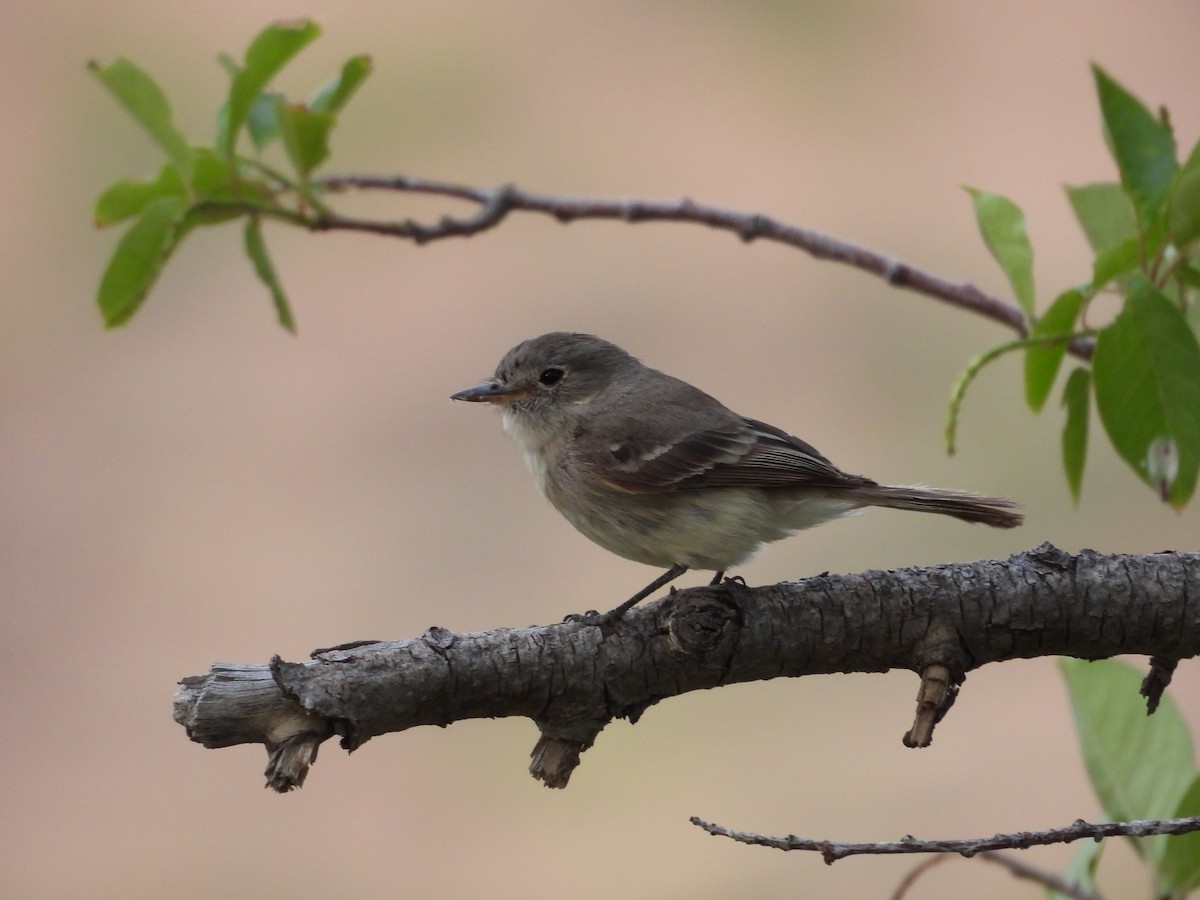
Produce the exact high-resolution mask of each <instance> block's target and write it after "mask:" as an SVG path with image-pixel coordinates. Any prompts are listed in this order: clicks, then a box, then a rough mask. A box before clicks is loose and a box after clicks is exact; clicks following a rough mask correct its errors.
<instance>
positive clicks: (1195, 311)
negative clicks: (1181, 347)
mask: <svg viewBox="0 0 1200 900" xmlns="http://www.w3.org/2000/svg"><path fill="white" fill-rule="evenodd" d="M1185 318H1186V319H1187V323H1188V324H1189V325H1191V326H1192V334H1194V335H1196V340H1198V341H1200V303H1196V302H1195V301H1193V302H1192V303H1189V304H1188V308H1187V313H1186V315H1185Z"/></svg>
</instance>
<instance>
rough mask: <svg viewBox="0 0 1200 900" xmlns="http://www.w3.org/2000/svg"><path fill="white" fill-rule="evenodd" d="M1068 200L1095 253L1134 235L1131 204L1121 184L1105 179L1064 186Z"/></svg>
mask: <svg viewBox="0 0 1200 900" xmlns="http://www.w3.org/2000/svg"><path fill="white" fill-rule="evenodd" d="M1066 191H1067V199H1068V200H1069V201H1070V203H1071V209H1073V210H1074V211H1075V218H1076V219H1078V220H1079V225H1080V227H1081V228H1083V233H1084V234H1085V235H1086V236H1087V239H1088V244H1090V245H1091V248H1092V250H1093V251H1094V252H1096V253H1099V252H1100V251H1101V250H1107V249H1108V248H1109V247H1114V246H1116V245H1117V244H1120V243H1122V242H1124V241H1128V240H1133V239H1136V238H1137V220H1136V219H1135V218H1134V215H1133V204H1131V203H1130V202H1129V198H1128V197H1127V196H1126V195H1125V192H1124V191H1123V190H1121V186H1120V185H1119V184H1117V183H1115V182H1111V181H1105V182H1097V183H1095V184H1081V185H1074V186H1073V185H1067V187H1066Z"/></svg>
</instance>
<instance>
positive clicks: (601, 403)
mask: <svg viewBox="0 0 1200 900" xmlns="http://www.w3.org/2000/svg"><path fill="white" fill-rule="evenodd" d="M451 399H453V400H461V401H469V402H476V403H486V404H490V405H492V406H495V407H497V408H498V409H499V410H500V412H501V415H502V420H503V425H504V430H505V431H506V432H507V433H508V435H509V436H510V437H511V438H512V439H513V441H514V442H515V443H516V444H517V446H518V447H519V448H520V449H521V450H522V451H523V453H524V456H525V462H526V463H527V465H528V467H529V470H530V472H532V474H533V478H534V481H535V482H536V483H537V486H538V488H539V489H540V491H541V492H542V494H543V495H544V496H545V497H546V498H547V499H548V500H549V501H550V503H551V505H552V506H554V508H555V509H556V510H558V512H559V513H561V514H562V515H563V516H564V517H565V518H566V519H567V521H569V522H570V523H571V524H572V525H573V526H575V528H576V529H577V530H578V531H580V532H581V533H582V534H583V535H585V536H586V537H588V538H590V539H591V540H592V541H594V542H595V543H597V544H599V545H600V546H601V547H603V548H604V549H606V550H608V551H610V552H612V553H615V554H616V555H617V556H621V557H623V558H625V559H629V560H633V561H634V562H639V563H644V564H646V565H650V566H656V567H659V568H663V569H665V571H664V572H663V574H662V575H660V576H659V577H658V578H656V579H655V580H654V581H652V582H651V583H650V584H649V585H647V586H646V587H645V588H643V589H642V590H640V591H638V592H637V593H636V594H634V595H633V596H632V597H630V598H629V599H628V600H627V601H625V602H624V603H621V604H620V605H619V606H617V607H615V608H614V609H612V610H611V611H610V612H608V613H605V614H603V615H598V614H594V613H589V614H588V615H587V616H585V617H578V618H583V619H584V620H585V621H588V622H589V623H591V624H612V623H614V622H616V621H618V620H619V619H621V617H622V616H624V614H625V613H626V612H627V611H628V610H629V609H630V608H631V607H633V606H634V605H635V604H636V603H638V602H640V601H641V600H643V599H645V598H646V597H648V596H649V595H650V594H652V593H653V592H654V591H657V590H658V589H660V588H662V587H663V586H665V585H667V584H669V583H670V582H671V581H673V580H675V579H676V578H678V577H679V576H680V575H682V574H683V573H684V572H686V571H688V570H689V569H697V570H708V571H713V572H715V573H716V574H715V575H714V577H713V579H712V581H711V584H719V583H721V580H722V578H723V577H724V575H725V572H726V571H728V570H729V569H731V568H733V567H735V566H738V565H740V564H742V563H744V562H745V561H746V560H748V559H749V558H750V557H751V556H753V555H754V554H755V553H756V552H757V551H758V550H759V549H760V548H761V547H762V546H763V545H764V544H767V543H771V542H773V541H777V540H780V539H782V538H785V537H788V536H789V535H791V534H793V533H795V532H797V531H800V530H803V529H806V528H811V527H814V526H816V525H821V524H824V523H825V522H828V521H831V520H833V519H837V518H840V517H841V516H844V515H847V514H849V513H853V512H855V511H857V510H859V509H862V508H864V507H872V506H874V507H886V508H890V509H900V510H910V511H915V512H927V513H939V514H941V515H946V516H952V517H954V518H957V519H961V520H963V521H966V522H981V523H983V524H985V525H990V526H993V527H996V528H1012V527H1015V526H1017V525H1020V524H1021V522H1022V520H1023V516H1022V515H1021V513H1019V512H1017V510H1018V509H1019V508H1020V504H1019V503H1016V502H1015V501H1013V500H1009V499H1007V498H1004V497H989V496H984V495H980V494H973V493H968V492H965V491H954V490H942V489H938V488H930V487H923V486H893V485H884V484H879V483H878V482H876V481H873V480H872V479H870V478H866V477H863V476H861V475H851V474H849V473H847V472H844V471H842V470H841V469H839V468H838V467H837V466H835V465H834V464H833V463H832V462H830V461H829V460H828V459H826V458H825V457H824V456H822V455H821V453H819V452H818V451H817V450H816V448H814V447H813V446H812V445H811V444H808V443H806V442H805V441H803V440H801V439H800V438H798V437H796V436H795V435H792V434H789V433H788V432H786V431H783V430H782V429H780V428H776V427H775V426H773V425H769V424H767V423H765V422H760V421H758V420H757V419H752V418H749V417H746V416H742V415H739V414H738V413H735V412H734V411H733V410H731V409H729V408H728V407H727V406H725V405H724V404H723V403H721V402H720V401H719V400H717V399H716V398H715V397H712V396H711V395H709V394H707V393H705V392H704V391H702V390H700V389H699V388H697V387H694V386H692V385H691V384H689V383H687V382H685V381H682V380H680V379H678V378H675V377H673V376H671V375H667V374H665V373H663V372H660V371H658V370H657V369H653V368H650V367H649V366H646V365H644V364H643V363H642V362H641V361H640V360H639V359H637V358H636V357H634V356H632V355H631V354H629V353H627V352H626V351H625V350H623V349H621V348H620V347H618V346H617V345H616V344H613V343H611V342H609V341H606V340H604V339H603V338H599V337H596V336H595V335H590V334H579V333H573V332H562V331H555V332H550V333H548V334H543V335H540V336H539V337H534V338H530V339H529V340H526V341H522V342H521V343H519V344H517V345H516V346H515V347H513V348H512V349H511V350H509V351H508V352H507V353H506V354H505V355H504V357H503V358H502V359H501V360H500V363H499V365H498V366H497V367H496V370H495V374H494V375H493V376H492V377H491V378H489V379H487V380H486V381H485V382H483V383H482V384H479V385H477V386H475V387H470V388H467V389H465V390H461V391H458V392H456V393H454V394H452V395H451Z"/></svg>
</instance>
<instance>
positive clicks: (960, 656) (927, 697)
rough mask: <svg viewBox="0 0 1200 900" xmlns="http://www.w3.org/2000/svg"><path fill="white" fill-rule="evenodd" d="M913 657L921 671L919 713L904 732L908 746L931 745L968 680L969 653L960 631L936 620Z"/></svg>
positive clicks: (905, 742) (918, 691) (918, 693)
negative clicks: (938, 727)
mask: <svg viewBox="0 0 1200 900" xmlns="http://www.w3.org/2000/svg"><path fill="white" fill-rule="evenodd" d="M913 660H914V662H915V663H916V664H917V666H918V667H919V669H920V673H921V686H920V688H919V689H918V690H917V715H916V718H915V719H914V720H913V727H912V728H910V729H909V731H908V733H907V734H905V735H904V746H905V747H928V746H929V745H930V744H931V743H933V729H934V726H935V725H937V723H938V722H940V721H942V719H943V717H945V715H946V713H948V712H949V711H950V707H951V706H953V705H954V701H955V699H956V698H957V697H958V689H959V686H960V685H961V684H962V683H963V682H964V681H965V680H966V678H967V674H966V670H967V668H968V654H967V652H966V650H965V648H964V647H963V646H962V642H961V641H960V640H959V637H958V634H957V633H956V632H955V630H954V629H953V628H951V627H950V626H949V625H948V624H946V623H943V622H934V623H933V624H932V625H931V626H930V628H929V630H928V631H927V632H926V633H925V637H924V639H923V640H921V641H920V642H919V643H918V644H917V646H916V647H915V648H914V654H913Z"/></svg>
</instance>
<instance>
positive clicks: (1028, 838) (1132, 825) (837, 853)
mask: <svg viewBox="0 0 1200 900" xmlns="http://www.w3.org/2000/svg"><path fill="white" fill-rule="evenodd" d="M690 821H691V823H692V824H693V825H696V826H698V827H700V828H703V829H704V830H705V831H707V832H708V833H709V834H712V835H719V836H721V837H727V838H730V839H731V840H735V841H738V842H740V843H743V844H758V845H760V846H763V847H773V848H775V849H776V850H812V851H816V852H818V853H820V854H821V856H822V857H823V858H824V859H825V862H826V863H827V864H829V865H832V864H833V863H835V862H837V861H838V860H839V859H842V858H843V857H846V856H859V855H863V854H869V855H888V854H896V853H957V854H959V855H960V856H965V857H968V858H970V857H972V856H974V855H976V854H977V853H983V852H985V851H988V850H1024V849H1026V848H1028V847H1035V846H1039V845H1043V844H1066V843H1070V842H1071V841H1077V840H1079V839H1080V838H1091V839H1093V840H1097V841H1098V840H1100V839H1102V838H1106V837H1116V836H1123V837H1149V836H1151V835H1155V834H1188V833H1190V832H1193V831H1200V816H1197V817H1192V818H1184V819H1139V820H1135V821H1131V822H1085V821H1083V819H1076V820H1075V821H1074V822H1073V823H1071V824H1070V825H1066V826H1063V827H1061V828H1051V829H1048V830H1046V831H1018V832H1014V833H1012V834H995V835H992V836H991V837H986V838H952V839H949V840H926V839H922V838H915V837H913V836H912V835H906V836H904V837H902V838H901V839H900V840H898V841H892V842H880V843H874V844H851V843H837V842H834V841H829V840H825V839H822V838H802V837H798V836H796V835H794V834H789V835H787V836H786V837H771V836H770V835H765V834H756V833H754V832H752V831H735V830H733V829H731V828H726V827H725V826H723V825H716V824H713V823H711V822H705V821H704V820H703V819H701V818H699V817H697V816H692V818H691V820H690Z"/></svg>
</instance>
